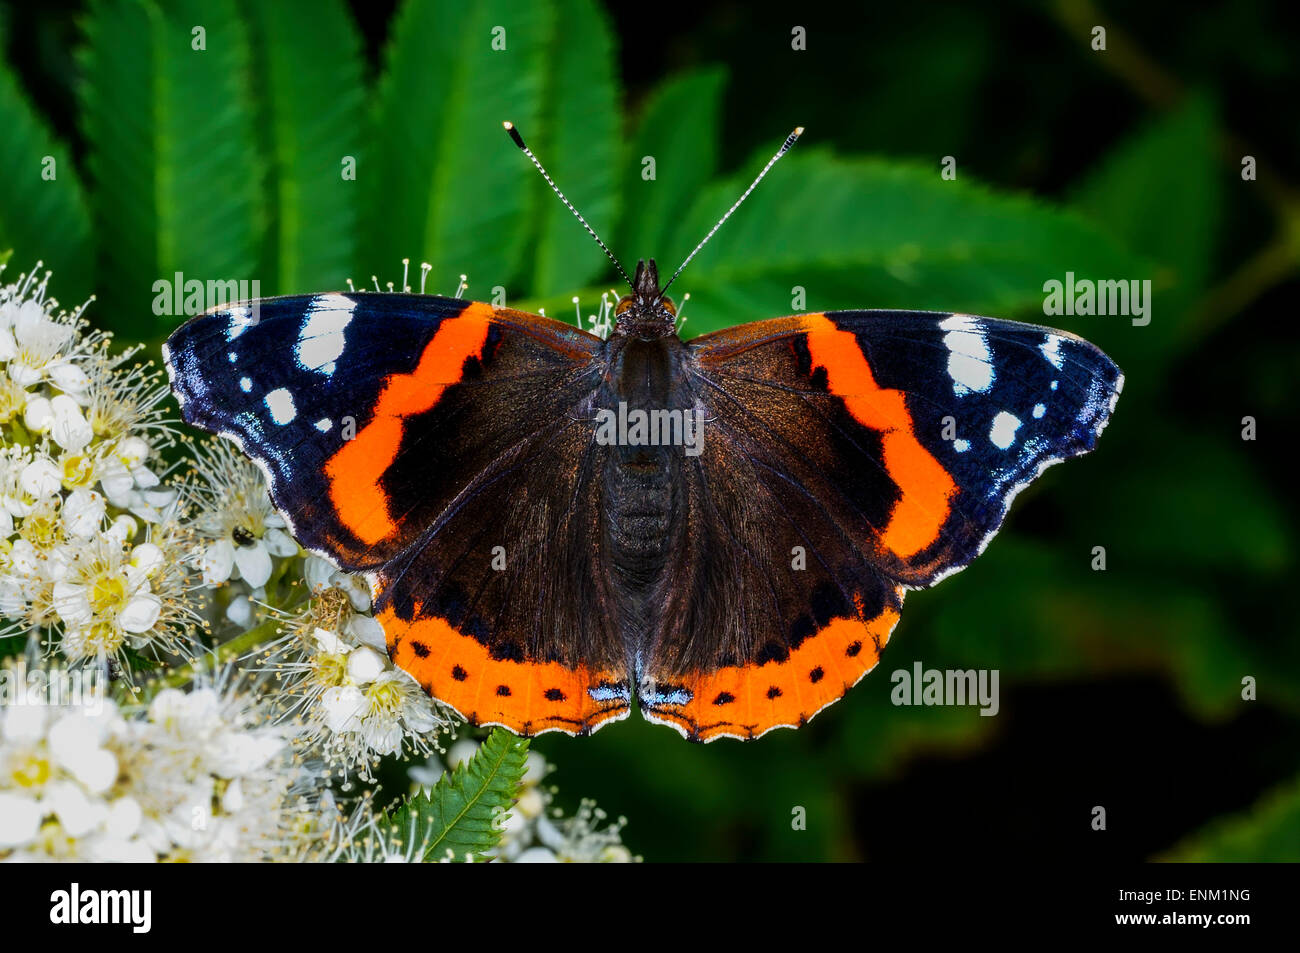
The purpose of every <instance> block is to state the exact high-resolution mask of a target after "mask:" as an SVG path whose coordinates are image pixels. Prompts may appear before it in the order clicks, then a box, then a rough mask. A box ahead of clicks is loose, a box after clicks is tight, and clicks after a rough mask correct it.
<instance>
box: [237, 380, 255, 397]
mask: <svg viewBox="0 0 1300 953" xmlns="http://www.w3.org/2000/svg"><path fill="white" fill-rule="evenodd" d="M239 389H240V390H242V391H243V392H244V393H245V394H247V393H248V392H249V391H250V390H252V389H253V382H252V381H251V380H250V379H249V378H247V377H241V378H240V379H239Z"/></svg>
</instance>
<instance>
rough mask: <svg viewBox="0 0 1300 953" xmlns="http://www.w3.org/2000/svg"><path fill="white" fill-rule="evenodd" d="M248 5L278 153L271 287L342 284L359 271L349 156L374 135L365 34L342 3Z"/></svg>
mask: <svg viewBox="0 0 1300 953" xmlns="http://www.w3.org/2000/svg"><path fill="white" fill-rule="evenodd" d="M241 9H242V10H243V11H244V13H245V18H246V20H247V22H248V24H249V28H250V31H251V35H252V43H253V65H254V70H255V75H256V77H257V82H256V84H255V86H256V89H257V90H258V91H259V93H260V96H259V97H258V103H257V105H258V109H259V120H260V122H259V137H260V139H261V140H262V141H263V142H265V143H267V144H268V147H269V152H270V167H269V170H268V172H269V174H268V175H267V178H266V191H265V194H266V207H267V209H268V210H269V215H268V223H267V225H268V227H267V235H266V242H265V245H264V247H263V253H262V267H261V275H262V293H263V294H268V295H269V294H294V293H302V292H307V291H315V290H322V289H327V288H342V287H343V286H344V284H345V282H346V280H347V279H348V278H349V277H351V275H352V267H353V256H354V248H355V242H356V227H357V208H358V206H359V194H358V189H359V187H360V186H359V184H358V183H357V182H356V181H355V180H353V179H345V178H344V177H343V173H344V165H343V163H344V162H345V158H346V157H351V159H352V160H353V161H355V160H356V159H357V156H358V153H359V152H360V151H361V146H362V142H363V140H364V138H365V128H364V125H363V115H362V111H361V103H362V90H363V89H364V88H365V86H364V83H363V81H362V59H361V43H360V39H359V34H358V33H357V30H356V26H355V24H353V22H352V19H351V16H350V15H349V14H348V11H347V9H346V7H345V6H344V4H343V3H342V2H340V0H327V2H324V3H320V2H315V0H288V2H282V3H257V2H252V0H245V2H244V3H243V4H242V5H241ZM306 23H310V24H311V29H310V30H304V29H302V25H303V24H306Z"/></svg>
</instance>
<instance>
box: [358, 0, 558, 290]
mask: <svg viewBox="0 0 1300 953" xmlns="http://www.w3.org/2000/svg"><path fill="white" fill-rule="evenodd" d="M552 13H553V10H552V7H551V5H550V4H549V3H538V2H536V0H506V2H503V3H497V4H492V5H490V6H489V5H487V4H465V3H458V2H455V0H407V2H406V4H405V5H404V6H403V7H402V9H401V11H400V12H399V13H398V15H397V17H396V19H395V21H394V24H393V29H392V39H391V41H390V43H389V46H388V49H387V52H386V55H385V57H384V62H385V69H384V75H383V78H382V80H381V81H380V84H379V93H378V107H377V110H376V114H375V127H376V128H377V129H378V130H379V131H380V134H379V135H376V136H375V137H374V139H375V141H374V144H373V153H368V154H367V157H366V161H365V164H364V165H362V166H360V167H359V169H358V178H359V180H360V181H361V183H362V184H363V187H364V188H363V194H364V196H365V199H364V205H363V208H364V212H363V215H364V226H363V232H364V235H365V236H366V240H365V242H364V244H363V246H362V248H361V249H360V255H361V264H362V272H361V274H362V275H366V276H368V275H370V274H378V275H381V276H386V275H393V274H394V271H395V269H398V268H400V267H401V260H402V259H403V258H407V257H409V258H410V259H411V260H412V262H419V261H421V260H423V261H427V262H429V263H430V264H431V265H432V266H433V271H432V272H431V274H430V278H429V287H428V290H429V291H431V292H434V291H436V292H441V293H443V294H450V293H451V292H452V291H454V290H455V287H456V279H457V276H458V275H460V274H461V273H466V274H468V275H469V276H470V280H471V281H472V282H473V286H474V287H475V288H484V289H486V288H491V287H493V286H495V285H502V286H505V285H508V284H510V282H511V280H512V279H513V278H514V277H515V275H516V274H517V273H518V271H519V268H520V266H521V264H522V262H523V256H524V252H525V249H526V246H527V243H528V241H529V236H530V234H531V233H530V229H529V228H528V222H527V214H528V212H529V211H531V208H530V205H531V203H530V196H531V195H532V194H533V191H532V190H533V189H534V188H535V187H536V183H535V182H534V181H533V179H534V178H535V177H536V175H537V173H536V171H535V170H534V169H533V168H532V166H531V165H530V164H529V162H528V161H527V160H526V159H525V158H524V157H523V156H521V155H520V154H519V152H518V150H517V149H515V147H514V146H513V145H512V144H511V143H510V140H509V139H508V138H507V137H506V134H505V132H504V131H503V130H502V128H501V123H502V122H503V121H505V120H511V121H513V122H515V123H516V124H517V125H518V126H519V128H520V129H521V130H522V131H523V132H524V134H525V135H528V133H529V130H530V129H532V128H534V127H535V126H536V124H537V118H538V116H539V115H540V114H541V101H542V95H543V92H544V89H545V74H544V67H545V59H546V53H547V50H548V47H547V41H548V39H549V37H550V34H551V30H550V25H551V22H552ZM501 39H504V42H505V49H493V42H494V40H495V41H497V43H498V45H499V43H500V41H501ZM574 53H575V55H579V56H581V55H582V54H581V51H574ZM479 297H480V298H487V297H488V294H487V293H486V292H480V293H479Z"/></svg>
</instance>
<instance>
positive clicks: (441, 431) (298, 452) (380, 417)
mask: <svg viewBox="0 0 1300 953" xmlns="http://www.w3.org/2000/svg"><path fill="white" fill-rule="evenodd" d="M507 129H508V130H509V131H510V133H511V135H512V137H513V138H514V139H515V142H516V144H517V145H518V146H519V147H520V148H521V149H523V151H524V152H525V154H526V155H527V156H528V158H529V159H531V160H532V162H533V163H534V165H536V167H537V168H538V170H539V171H541V173H542V174H543V175H544V176H545V177H546V179H547V181H548V182H550V183H551V186H552V188H553V189H554V190H555V191H556V194H557V195H559V196H560V198H561V200H562V201H564V203H565V205H566V206H568V207H569V209H570V210H571V211H573V212H574V214H575V215H577V216H578V218H579V220H580V221H582V224H583V225H584V227H586V228H587V230H588V232H590V233H591V235H592V237H593V238H595V239H596V241H597V242H598V243H599V244H600V245H601V248H602V249H604V250H605V252H606V254H607V255H609V257H610V259H611V260H613V261H614V264H615V266H616V267H618V268H619V271H620V272H622V268H621V266H619V265H618V262H617V260H616V259H615V258H614V256H613V255H612V253H610V252H609V249H608V248H606V246H605V244H604V243H603V242H601V241H600V239H599V237H598V236H596V234H595V232H594V231H593V230H592V229H591V228H590V226H588V225H587V223H586V221H585V220H583V219H582V216H581V215H580V214H578V212H577V211H576V209H573V206H572V205H570V204H569V202H568V200H567V199H565V198H564V196H563V194H562V193H560V192H559V189H558V188H555V185H554V183H553V182H551V179H550V176H549V175H547V174H546V172H545V170H544V169H543V168H542V166H541V164H540V162H538V160H537V159H536V157H535V156H534V155H533V154H532V153H531V151H529V150H528V148H527V147H526V146H525V145H524V143H523V140H522V138H521V137H520V136H519V134H518V132H517V130H515V129H514V128H513V127H511V126H510V125H509V124H507ZM800 131H801V130H796V131H795V133H793V134H792V135H791V136H790V137H789V138H788V139H787V140H786V142H785V144H784V145H783V146H782V148H781V150H780V151H779V152H778V153H777V154H776V155H775V156H774V157H773V158H772V160H771V162H769V163H768V164H767V166H766V167H765V168H764V169H763V171H762V172H761V173H760V174H759V176H758V178H757V179H755V180H754V185H757V183H758V181H759V180H760V179H761V178H762V177H763V175H765V174H766V172H767V171H768V170H769V169H770V168H771V167H772V165H773V164H774V163H775V162H776V161H777V159H779V158H780V157H781V156H782V155H783V154H784V153H785V151H786V150H788V149H789V147H790V146H791V145H792V144H793V142H794V140H795V139H796V138H797V137H798V134H799V132H800ZM754 185H751V186H750V189H751V190H752V189H753V187H754ZM745 194H746V195H747V194H748V191H747V192H746V193H745ZM743 198H744V196H742V201H743ZM739 205H740V202H737V203H736V204H735V205H733V206H732V208H731V210H730V211H728V212H727V215H725V216H723V219H722V221H726V219H727V217H728V216H730V215H731V214H732V212H734V211H735V210H736V208H737V207H738V206H739ZM722 221H720V222H719V223H718V224H719V225H721V224H722ZM716 230H717V227H716V226H715V228H714V230H713V231H716ZM709 234H710V235H712V234H713V232H710V233H709ZM705 240H706V241H707V240H708V239H707V237H706V239H705ZM703 244H704V243H703V242H701V243H700V246H697V247H696V249H695V251H693V252H692V253H691V255H690V256H689V257H688V258H687V259H686V262H683V264H682V267H683V268H684V267H685V265H686V263H687V262H689V261H690V259H691V258H692V257H694V255H695V254H696V252H698V251H699V248H700V247H702V246H703ZM622 273H623V274H624V277H625V278H626V277H627V276H626V273H625V272H622ZM680 273H681V268H679V269H678V270H677V273H676V274H674V275H673V277H672V278H671V279H670V280H669V281H668V282H667V283H666V284H664V285H663V286H662V287H661V286H660V281H659V276H658V270H657V267H656V264H655V262H654V260H653V259H650V260H649V261H642V262H639V263H638V265H637V267H636V269H635V273H634V275H633V276H632V277H631V278H630V279H629V284H630V287H631V290H630V292H629V293H628V294H627V295H625V296H623V297H622V298H621V299H620V300H619V301H618V304H617V307H616V308H615V311H614V315H613V319H614V323H613V328H612V330H611V331H610V333H609V334H608V336H606V337H601V336H598V335H596V334H592V333H589V332H587V331H585V330H583V329H581V328H579V327H574V326H571V325H568V324H565V323H561V322H559V321H555V320H551V319H549V318H546V317H543V316H541V315H536V314H529V313H525V312H521V311H516V310H512V309H510V308H507V307H496V306H493V305H490V304H485V303H482V302H476V301H466V300H460V299H458V298H448V297H440V296H437V295H426V294H409V293H323V294H309V295H296V296H290V297H279V298H267V299H260V300H258V301H255V302H248V303H244V304H241V305H233V306H223V307H220V308H217V309H214V310H212V311H210V312H208V313H205V314H202V315H199V316H198V317H195V318H193V319H192V320H190V321H189V322H188V323H186V324H185V325H183V326H182V327H181V328H179V329H178V330H177V331H176V332H175V333H173V334H172V335H171V337H170V338H169V339H168V341H167V343H166V346H165V348H164V357H165V361H166V366H167V370H168V373H169V375H170V379H171V382H172V388H173V390H174V393H175V395H176V397H177V398H178V400H179V402H180V404H181V407H182V413H183V416H184V418H185V420H186V421H188V422H189V423H191V424H193V425H195V426H197V427H201V428H203V429H205V430H208V431H212V432H214V433H217V434H220V435H222V436H223V437H227V438H229V439H231V440H233V441H234V442H235V443H237V444H238V445H239V447H240V448H241V449H242V451H243V452H244V453H245V454H247V455H248V456H249V457H251V458H252V459H253V460H254V461H255V462H256V463H258V464H259V465H260V466H261V467H262V469H263V470H264V472H265V474H266V477H267V482H268V484H269V487H270V493H271V497H272V499H273V501H274V503H275V505H276V506H277V507H278V509H279V510H280V511H281V513H282V514H283V516H284V518H285V519H286V520H287V521H288V524H289V526H290V528H291V531H292V533H293V535H294V536H295V537H296V538H297V539H298V540H299V541H300V542H301V543H302V544H303V545H304V546H306V547H307V548H309V549H310V550H312V551H313V552H315V553H317V554H319V555H321V556H323V557H325V558H327V559H328V560H330V561H331V562H332V563H334V564H335V565H337V566H338V567H339V568H341V569H343V570H346V571H348V572H353V573H361V574H364V576H365V578H366V579H367V580H368V581H369V583H370V586H371V589H372V591H373V595H374V602H373V607H374V612H375V616H376V618H377V619H378V621H379V622H380V624H381V625H382V626H383V629H384V632H385V635H386V638H387V643H388V649H389V654H390V656H391V658H392V659H393V661H394V663H395V664H396V665H398V666H400V667H401V668H403V669H405V670H406V671H407V672H409V673H410V675H411V676H412V677H414V678H415V680H416V681H418V682H419V684H420V685H421V686H423V688H424V689H425V691H427V692H428V693H429V694H430V695H432V696H433V697H434V698H436V699H438V700H439V701H441V702H443V703H444V704H446V705H449V706H450V707H452V708H454V709H455V710H456V711H458V712H459V713H460V714H461V715H463V716H464V717H466V718H467V719H468V720H469V721H471V722H473V723H476V724H482V725H499V726H503V727H505V728H507V729H509V730H511V731H513V732H516V733H519V734H522V735H536V734H541V733H543V732H547V731H560V732H564V733H567V734H571V735H585V734H588V733H590V732H592V731H594V730H596V729H597V728H599V727H601V726H602V725H605V724H607V723H609V722H612V721H617V720H619V719H622V718H625V717H627V715H628V714H629V712H630V711H631V709H632V706H633V704H634V703H635V704H637V705H638V706H639V708H640V710H641V713H642V714H643V715H644V716H645V717H646V718H648V719H650V720H651V721H655V722H661V723H664V724H667V725H671V726H672V727H674V728H676V729H677V730H678V731H679V732H681V734H683V735H684V736H685V737H687V738H690V739H692V740H696V741H711V740H713V739H715V738H719V737H733V738H742V739H751V738H757V737H759V736H760V735H762V734H764V733H765V732H767V731H769V730H771V729H772V728H776V727H782V726H799V725H802V724H804V723H805V722H806V721H807V720H808V719H810V718H812V717H813V716H814V715H815V714H817V713H818V712H819V711H821V710H822V709H823V708H825V707H826V706H827V705H829V704H831V703H832V702H834V701H836V700H837V699H839V698H840V697H842V696H843V695H844V694H845V692H847V691H848V689H849V688H850V687H852V686H853V685H854V684H856V683H857V682H858V681H859V680H860V679H861V678H862V677H863V676H864V675H865V674H866V673H867V672H869V671H871V670H872V668H874V667H875V665H876V664H877V662H878V661H879V659H880V655H881V652H882V650H883V649H884V648H885V645H886V644H887V643H888V641H889V638H890V634H891V632H892V631H893V629H894V626H895V624H896V623H897V622H898V619H899V613H900V611H901V608H902V604H903V597H904V594H905V593H906V592H907V591H908V590H910V589H923V588H926V587H929V586H932V585H934V584H935V583H936V582H938V581H939V580H941V579H943V578H944V577H946V576H948V575H950V574H952V573H954V572H956V571H958V570H960V569H962V568H963V567H965V566H966V565H967V564H969V563H970V562H971V560H973V559H974V558H975V557H976V556H977V555H978V554H979V553H980V552H982V551H983V549H984V547H985V546H986V545H987V544H988V542H989V540H990V539H991V538H992V537H993V535H994V534H995V533H996V532H997V530H998V528H999V526H1000V525H1001V524H1002V521H1003V519H1004V518H1005V516H1006V513H1007V509H1008V507H1009V506H1010V504H1011V501H1012V498H1013V497H1014V496H1015V495H1016V493H1017V492H1018V491H1019V490H1021V489H1022V488H1023V487H1024V486H1026V485H1027V484H1028V483H1029V482H1030V481H1032V480H1033V479H1034V478H1035V477H1036V476H1037V475H1038V474H1039V473H1041V472H1042V471H1043V469H1044V468H1045V467H1047V466H1048V465H1049V464H1052V463H1055V462H1057V461H1059V460H1062V459H1065V458H1068V457H1072V456H1076V455H1078V454H1082V453H1086V452H1088V451H1090V450H1092V449H1093V448H1094V446H1095V445H1096V442H1097V438H1098V437H1099V435H1100V434H1101V431H1102V428H1103V427H1105V425H1106V423H1107V421H1108V419H1109V417H1110V415H1111V412H1112V411H1113V409H1114V407H1115V402H1116V400H1117V398H1118V395H1119V393H1120V389H1121V387H1122V385H1123V377H1122V375H1121V373H1120V371H1119V368H1118V367H1116V365H1115V364H1114V362H1112V361H1111V360H1110V359H1109V358H1108V357H1107V356H1106V355H1105V354H1103V353H1102V352H1101V351H1100V350H1098V349H1097V348H1096V347H1094V346H1093V345H1092V344H1089V343H1088V342H1087V341H1084V340H1083V339H1081V338H1079V337H1076V336H1074V335H1071V334H1068V333H1065V332H1062V331H1056V330H1052V329H1049V328H1043V327H1037V326H1034V325H1029V324H1020V323H1015V322H1011V321H1003V320H998V319H994V318H984V317H976V316H970V315H964V314H950V313H935V312H919V311H835V312H824V313H802V314H795V315H793V316H790V317H783V318H776V319H772V320H761V321H756V322H753V323H749V324H742V325H740V326H737V327H732V328H729V329H727V330H723V331H717V332H714V333H710V334H705V335H703V336H700V337H696V338H694V339H692V340H682V338H681V337H680V336H679V334H678V320H677V310H676V307H675V305H674V303H673V301H672V299H670V298H669V297H667V295H666V294H665V291H666V289H667V287H668V285H670V284H671V283H672V280H674V279H675V278H676V277H677V274H680Z"/></svg>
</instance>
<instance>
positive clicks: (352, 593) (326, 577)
mask: <svg viewBox="0 0 1300 953" xmlns="http://www.w3.org/2000/svg"><path fill="white" fill-rule="evenodd" d="M302 577H303V579H305V580H306V581H307V585H308V586H310V587H311V590H312V592H314V593H319V592H320V591H321V590H323V589H330V588H334V589H341V590H342V591H343V592H345V593H347V596H348V600H349V601H350V602H351V603H352V608H353V609H355V610H356V611H357V612H368V611H369V610H370V586H369V585H368V584H367V583H366V582H365V580H364V579H362V578H361V577H360V576H354V575H352V574H351V573H346V572H343V571H342V570H340V569H336V568H335V567H334V566H331V565H330V564H329V563H328V562H327V561H326V560H324V559H321V558H320V557H319V556H317V555H315V554H312V555H309V556H308V557H307V560H306V563H305V565H304V566H303V571H302Z"/></svg>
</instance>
